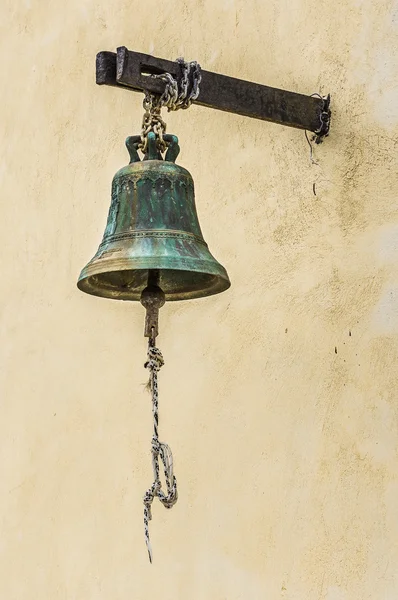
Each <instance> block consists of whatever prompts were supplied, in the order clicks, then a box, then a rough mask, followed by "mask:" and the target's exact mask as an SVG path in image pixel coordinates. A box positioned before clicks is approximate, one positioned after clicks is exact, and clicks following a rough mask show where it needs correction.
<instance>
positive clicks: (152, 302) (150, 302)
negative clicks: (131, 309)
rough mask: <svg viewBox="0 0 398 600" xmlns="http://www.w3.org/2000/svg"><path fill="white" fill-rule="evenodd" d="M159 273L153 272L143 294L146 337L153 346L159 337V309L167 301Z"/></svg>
mask: <svg viewBox="0 0 398 600" xmlns="http://www.w3.org/2000/svg"><path fill="white" fill-rule="evenodd" d="M158 283H159V271H156V270H151V271H149V275H148V285H147V287H146V288H145V289H144V290H143V291H142V293H141V298H140V301H141V304H142V306H143V307H144V308H145V310H146V315H145V331H144V336H145V337H148V338H149V340H150V342H151V343H152V345H155V340H156V338H157V336H158V335H159V308H161V307H162V306H163V305H164V303H165V301H166V299H165V295H164V292H163V290H162V289H161V288H160V287H159V285H158Z"/></svg>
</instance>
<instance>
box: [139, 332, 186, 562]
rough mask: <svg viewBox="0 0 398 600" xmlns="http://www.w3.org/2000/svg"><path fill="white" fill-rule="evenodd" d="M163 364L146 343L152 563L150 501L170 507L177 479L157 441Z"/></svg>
mask: <svg viewBox="0 0 398 600" xmlns="http://www.w3.org/2000/svg"><path fill="white" fill-rule="evenodd" d="M163 365H164V359H163V356H162V353H161V351H160V350H159V348H156V347H155V346H153V345H152V342H151V340H150V341H149V344H148V360H147V362H146V363H145V368H146V369H149V371H150V375H149V382H148V387H149V390H150V392H151V394H152V415H153V437H152V450H151V451H152V468H153V478H154V481H153V484H152V485H151V487H150V488H149V489H148V490H147V491H146V492H145V496H144V531H145V543H146V547H147V550H148V556H149V561H150V562H151V563H152V547H151V542H150V539H149V521H150V520H151V519H152V510H151V506H152V502H153V500H154V498H155V496H157V497H158V498H159V500H160V502H161V503H162V504H163V506H164V507H165V508H172V507H173V506H174V504H175V503H176V502H177V499H178V492H177V481H176V478H175V477H174V472H173V455H172V453H171V450H170V448H169V446H168V445H167V444H164V443H162V442H159V433H158V428H159V402H158V401H159V393H158V372H159V370H160V369H161V367H162V366H163ZM159 457H160V459H161V461H162V463H163V469H164V476H165V480H166V487H167V494H165V493H164V492H163V491H162V483H161V481H160V474H159Z"/></svg>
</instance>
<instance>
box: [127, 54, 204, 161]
mask: <svg viewBox="0 0 398 600" xmlns="http://www.w3.org/2000/svg"><path fill="white" fill-rule="evenodd" d="M176 62H177V63H178V64H179V65H180V67H181V73H182V75H181V83H180V90H179V89H178V87H179V86H178V81H177V80H176V79H175V78H174V77H173V76H172V75H171V74H170V73H161V74H160V75H151V77H153V78H154V79H160V80H161V81H164V82H165V89H164V92H163V94H162V95H161V96H158V95H156V94H152V93H150V92H145V97H144V101H143V106H144V111H145V112H144V116H143V120H142V132H141V144H140V146H139V147H140V148H141V150H142V152H143V153H144V154H145V152H146V150H147V146H148V133H149V132H150V131H153V132H154V133H155V135H156V138H157V147H158V150H159V151H160V152H164V151H165V150H166V148H167V143H166V142H165V140H164V137H163V135H164V134H165V133H166V127H167V126H166V123H165V121H164V120H163V119H162V115H161V111H162V108H163V107H166V108H167V110H168V111H169V112H170V111H174V110H179V109H181V108H182V109H187V108H189V107H190V106H191V104H192V102H193V101H194V100H196V99H197V98H198V96H199V92H200V83H201V81H202V73H201V67H200V65H199V63H198V62H196V61H191V62H185V61H184V59H183V58H177V61H176ZM191 74H192V87H191V90H190V91H188V90H189V80H190V76H191Z"/></svg>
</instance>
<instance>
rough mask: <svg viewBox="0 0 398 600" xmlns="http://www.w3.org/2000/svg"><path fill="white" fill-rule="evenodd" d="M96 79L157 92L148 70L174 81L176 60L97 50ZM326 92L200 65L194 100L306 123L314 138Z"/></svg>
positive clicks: (325, 114)
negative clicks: (305, 92)
mask: <svg viewBox="0 0 398 600" xmlns="http://www.w3.org/2000/svg"><path fill="white" fill-rule="evenodd" d="M96 68H97V83H98V84H99V85H111V86H115V87H122V88H125V89H130V90H135V91H141V92H142V91H144V90H147V91H149V92H152V93H154V94H162V93H163V91H164V87H165V84H164V82H163V81H161V80H160V79H156V78H153V77H151V76H150V75H151V74H152V75H154V74H161V73H166V72H167V73H170V74H171V75H173V77H175V78H176V79H177V81H180V79H181V67H180V65H179V64H178V63H177V62H173V61H169V60H165V59H162V58H156V57H154V56H151V55H149V54H142V53H140V52H134V51H132V50H128V49H127V48H126V47H124V46H122V47H120V48H118V49H117V53H116V54H115V53H113V52H99V53H98V54H97V63H96ZM329 102H330V97H328V98H327V99H326V100H325V99H323V98H320V97H313V96H305V95H303V94H297V93H295V92H288V91H285V90H280V89H277V88H272V87H268V86H266V85H261V84H258V83H252V82H250V81H243V80H241V79H235V78H234V77H227V76H226V75H220V74H218V73H212V72H211V71H204V70H202V81H201V85H200V93H199V96H198V98H197V99H196V100H195V101H194V103H195V104H199V105H200V106H207V107H208V108H214V109H217V110H223V111H226V112H231V113H235V114H238V115H243V116H246V117H251V118H255V119H261V120H263V121H270V122H272V123H279V124H281V125H287V126H288V127H296V128H298V129H307V130H308V131H312V132H314V133H316V134H317V137H318V140H317V141H321V140H322V138H323V137H324V136H325V135H327V134H328V131H329V120H330V110H329Z"/></svg>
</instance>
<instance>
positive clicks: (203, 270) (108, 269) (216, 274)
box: [77, 258, 231, 302]
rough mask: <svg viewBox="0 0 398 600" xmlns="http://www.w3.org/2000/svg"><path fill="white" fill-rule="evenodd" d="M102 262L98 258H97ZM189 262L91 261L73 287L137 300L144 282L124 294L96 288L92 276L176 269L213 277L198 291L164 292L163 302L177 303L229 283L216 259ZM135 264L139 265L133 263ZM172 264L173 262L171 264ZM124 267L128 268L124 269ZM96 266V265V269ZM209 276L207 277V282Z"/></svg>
mask: <svg viewBox="0 0 398 600" xmlns="http://www.w3.org/2000/svg"><path fill="white" fill-rule="evenodd" d="M101 262H102V261H101ZM190 262H191V264H186V265H185V268H184V265H182V264H181V261H178V262H177V261H176V262H175V263H174V261H171V260H170V258H168V259H163V260H162V259H161V258H159V259H158V260H157V262H156V263H154V261H153V258H148V262H147V265H145V259H143V258H140V259H137V258H134V259H129V260H128V263H129V264H128V265H127V264H126V259H110V260H108V261H106V263H105V261H103V262H102V264H101V265H99V264H98V263H95V264H93V265H90V263H89V264H88V265H86V267H84V269H83V270H82V272H81V273H80V276H79V279H78V281H77V287H78V289H79V290H80V291H82V292H85V293H86V294H90V295H92V296H97V297H101V298H108V299H110V300H127V301H133V302H136V301H139V299H140V296H141V292H142V289H144V287H145V284H144V285H143V286H142V289H136V290H135V291H134V292H131V291H126V292H125V293H123V292H121V291H120V289H117V288H115V289H111V288H109V289H107V288H106V287H104V286H102V287H100V286H99V285H98V284H97V285H95V283H94V281H93V278H94V277H95V276H100V275H106V274H108V273H118V272H119V273H120V272H123V271H139V272H147V271H150V270H154V269H156V270H159V271H160V272H162V271H179V272H186V273H190V274H192V275H194V274H195V273H196V274H198V275H208V276H209V278H214V279H213V282H214V283H213V285H208V286H207V287H206V288H201V289H198V290H191V291H188V292H176V293H175V294H170V293H169V292H167V291H165V295H166V301H167V302H177V301H181V300H195V299H198V298H205V297H207V296H214V295H216V294H220V293H222V292H225V291H226V290H228V289H229V288H230V287H231V282H230V279H229V277H228V273H227V271H226V269H225V268H224V267H223V266H222V265H221V264H220V263H219V262H218V261H215V260H214V261H204V260H197V261H196V265H195V266H196V267H197V268H194V265H192V261H190ZM135 263H136V264H137V265H138V264H139V265H140V267H139V268H138V266H136V265H135ZM173 263H174V264H173ZM127 266H128V268H126V267H127ZM99 267H100V268H99ZM210 281H211V279H210V280H209V282H210Z"/></svg>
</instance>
